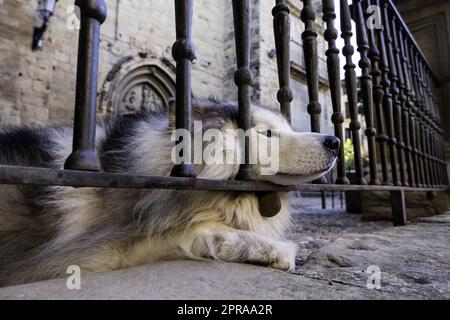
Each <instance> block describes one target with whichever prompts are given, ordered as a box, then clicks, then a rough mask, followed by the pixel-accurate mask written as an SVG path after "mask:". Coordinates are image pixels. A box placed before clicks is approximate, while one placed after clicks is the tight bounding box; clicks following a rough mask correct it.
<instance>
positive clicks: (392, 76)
mask: <svg viewBox="0 0 450 320" xmlns="http://www.w3.org/2000/svg"><path fill="white" fill-rule="evenodd" d="M383 18H384V27H385V41H386V49H387V60H388V64H389V75H388V76H389V81H390V85H391V86H390V88H389V91H390V95H391V97H392V120H393V121H392V129H393V132H392V134H393V135H394V137H395V138H393V141H395V147H396V150H395V153H396V154H397V155H396V157H395V161H396V162H398V164H399V166H398V167H397V166H396V170H397V169H398V168H400V174H399V172H398V170H397V171H393V172H392V175H393V177H395V179H394V185H396V186H400V185H402V181H403V179H402V178H403V175H402V172H404V170H403V167H404V163H403V156H402V155H403V153H402V149H401V148H402V141H401V138H400V133H401V130H399V128H400V122H401V114H400V113H401V110H400V108H401V106H400V101H399V97H398V96H399V89H398V76H397V66H396V63H395V53H394V40H393V37H392V33H391V19H390V15H389V1H387V0H383ZM391 158H392V155H391Z"/></svg>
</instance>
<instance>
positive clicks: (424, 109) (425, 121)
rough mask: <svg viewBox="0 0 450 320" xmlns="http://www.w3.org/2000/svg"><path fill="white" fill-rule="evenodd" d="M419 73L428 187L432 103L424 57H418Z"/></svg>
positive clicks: (427, 182)
mask: <svg viewBox="0 0 450 320" xmlns="http://www.w3.org/2000/svg"><path fill="white" fill-rule="evenodd" d="M418 70H419V72H418V74H419V79H420V85H421V87H422V95H423V97H424V99H423V101H424V104H423V106H422V110H421V111H422V124H421V126H422V152H423V161H424V172H425V176H424V178H425V180H424V182H425V185H426V186H427V187H431V166H430V158H429V152H428V151H429V150H428V141H427V140H428V139H427V135H428V120H429V118H428V114H427V113H428V107H429V105H430V101H429V97H428V94H427V90H426V83H425V75H424V70H423V61H422V57H418Z"/></svg>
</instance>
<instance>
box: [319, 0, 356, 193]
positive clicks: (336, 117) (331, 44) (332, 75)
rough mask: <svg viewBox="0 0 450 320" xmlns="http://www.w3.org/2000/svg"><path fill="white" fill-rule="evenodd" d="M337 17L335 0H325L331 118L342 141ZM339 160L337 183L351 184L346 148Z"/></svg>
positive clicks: (324, 17)
mask: <svg viewBox="0 0 450 320" xmlns="http://www.w3.org/2000/svg"><path fill="white" fill-rule="evenodd" d="M335 19H336V13H335V7H334V0H323V20H324V21H325V22H326V24H327V29H326V30H325V35H324V36H325V40H326V41H327V42H328V50H327V51H326V56H327V69H328V79H329V82H330V92H331V102H332V105H333V116H332V118H331V120H332V122H333V124H334V134H335V136H336V137H338V138H339V139H340V140H341V141H342V142H343V141H344V129H343V123H344V116H343V115H342V111H341V78H340V61H339V49H338V48H337V47H336V39H337V37H338V31H337V30H336V28H335V26H334V21H335ZM338 159H339V162H338V167H337V172H338V174H337V175H338V176H337V179H336V184H349V183H350V182H349V180H348V179H347V177H346V173H345V152H344V148H343V147H342V148H340V149H339V157H338Z"/></svg>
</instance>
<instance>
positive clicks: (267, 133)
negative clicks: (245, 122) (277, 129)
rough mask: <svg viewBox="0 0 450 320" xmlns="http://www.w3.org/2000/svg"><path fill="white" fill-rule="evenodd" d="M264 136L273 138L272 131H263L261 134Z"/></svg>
mask: <svg viewBox="0 0 450 320" xmlns="http://www.w3.org/2000/svg"><path fill="white" fill-rule="evenodd" d="M259 133H260V134H262V135H265V136H266V137H267V138H271V137H272V130H270V129H267V130H261V131H260V132H259Z"/></svg>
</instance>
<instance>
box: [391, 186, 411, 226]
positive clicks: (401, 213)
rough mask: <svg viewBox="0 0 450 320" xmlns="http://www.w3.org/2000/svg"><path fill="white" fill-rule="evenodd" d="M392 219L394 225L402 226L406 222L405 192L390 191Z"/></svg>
mask: <svg viewBox="0 0 450 320" xmlns="http://www.w3.org/2000/svg"><path fill="white" fill-rule="evenodd" d="M391 205H392V220H393V221H394V226H395V227H399V226H404V225H406V223H407V218H406V206H405V193H404V192H403V191H391Z"/></svg>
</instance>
